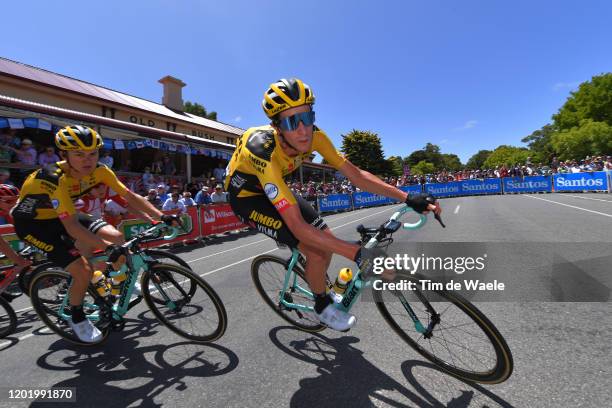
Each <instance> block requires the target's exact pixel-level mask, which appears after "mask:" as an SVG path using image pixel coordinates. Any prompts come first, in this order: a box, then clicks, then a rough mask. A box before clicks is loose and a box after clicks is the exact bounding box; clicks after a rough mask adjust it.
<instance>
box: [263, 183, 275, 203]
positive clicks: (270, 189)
mask: <svg viewBox="0 0 612 408" xmlns="http://www.w3.org/2000/svg"><path fill="white" fill-rule="evenodd" d="M264 191H265V192H266V195H267V196H268V198H269V199H270V200H274V199H275V198H276V196H277V195H278V187H276V185H274V184H272V183H266V185H265V186H264Z"/></svg>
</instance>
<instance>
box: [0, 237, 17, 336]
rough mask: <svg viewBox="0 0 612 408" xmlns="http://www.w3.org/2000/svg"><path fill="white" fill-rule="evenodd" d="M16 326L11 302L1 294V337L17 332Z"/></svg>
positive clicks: (15, 317)
mask: <svg viewBox="0 0 612 408" xmlns="http://www.w3.org/2000/svg"><path fill="white" fill-rule="evenodd" d="M0 239H2V238H0ZM16 328H17V315H16V314H15V311H14V310H13V307H12V306H11V304H10V303H9V302H8V301H7V300H6V299H4V298H3V297H2V296H0V339H2V338H4V337H6V336H10V335H11V334H13V333H15V329H16Z"/></svg>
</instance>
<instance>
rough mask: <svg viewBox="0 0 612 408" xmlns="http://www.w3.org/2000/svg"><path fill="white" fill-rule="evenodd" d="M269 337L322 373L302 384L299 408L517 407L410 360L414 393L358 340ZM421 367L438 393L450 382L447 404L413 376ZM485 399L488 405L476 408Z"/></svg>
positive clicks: (296, 397) (294, 333)
mask: <svg viewBox="0 0 612 408" xmlns="http://www.w3.org/2000/svg"><path fill="white" fill-rule="evenodd" d="M269 336H270V339H271V340H272V342H273V343H274V345H275V346H276V347H277V348H279V349H280V350H282V351H283V352H284V353H286V354H287V355H289V356H291V357H292V358H295V359H298V360H300V361H303V362H306V363H309V364H314V365H316V367H317V373H318V374H319V375H318V376H317V377H313V378H304V379H302V380H300V382H299V384H300V389H299V390H297V391H296V392H295V393H294V394H293V396H292V398H291V400H290V403H289V406H290V407H293V408H302V407H314V406H316V407H345V406H350V407H351V408H352V407H372V406H391V407H427V408H434V407H436V408H437V407H452V408H460V407H469V406H478V407H487V406H488V405H486V402H487V401H491V400H492V401H495V403H497V404H499V405H500V406H503V407H508V408H510V407H512V406H511V405H510V404H508V403H506V402H505V401H503V400H502V399H501V398H499V397H498V396H496V395H495V394H493V393H491V392H490V391H488V390H486V389H484V388H483V387H482V386H480V385H477V384H471V383H466V382H462V381H459V380H456V379H454V378H452V377H449V376H448V375H447V374H446V373H444V372H443V371H442V370H440V369H438V368H437V367H436V366H434V365H432V364H429V363H424V362H421V361H413V360H408V361H405V362H403V363H402V364H401V370H402V374H403V375H404V376H405V377H406V379H407V380H408V383H409V384H410V385H411V386H412V388H413V389H409V388H408V387H407V386H406V385H405V384H402V383H401V382H399V381H397V380H395V379H394V378H392V377H391V376H389V375H388V374H386V373H385V372H384V371H382V370H380V369H379V368H378V367H376V366H375V365H374V364H372V363H371V362H370V361H368V360H367V359H366V358H365V357H364V356H363V352H362V351H361V350H359V349H357V348H356V347H354V346H353V345H354V344H356V343H358V342H359V341H360V340H359V339H358V338H356V337H354V336H343V337H339V338H329V337H326V336H324V335H323V334H321V333H305V332H302V331H300V330H298V329H296V328H294V327H292V326H282V327H276V328H274V329H272V330H271V331H270V333H269ZM281 338H282V339H281ZM415 367H419V368H425V369H426V370H428V372H429V373H428V375H429V376H430V377H435V387H439V386H440V385H439V384H440V382H441V381H443V382H445V386H444V388H445V389H444V390H443V391H444V392H443V396H444V399H445V400H447V402H443V401H441V400H440V398H437V397H435V396H434V395H433V392H428V391H427V388H426V387H425V386H424V385H423V384H421V383H420V382H419V380H417V377H415V376H414V375H413V370H414V368H415ZM433 379H434V378H432V381H433ZM432 386H434V385H433V384H432ZM481 394H482V395H484V396H486V398H485V397H482V399H485V400H487V401H483V402H484V403H482V404H476V405H475V401H477V400H479V399H480V398H481V397H480V395H481Z"/></svg>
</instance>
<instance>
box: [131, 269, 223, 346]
mask: <svg viewBox="0 0 612 408" xmlns="http://www.w3.org/2000/svg"><path fill="white" fill-rule="evenodd" d="M171 274H177V275H179V276H182V277H184V278H187V280H189V281H190V286H191V287H195V288H196V290H195V291H194V294H197V293H198V291H197V288H198V287H199V288H201V289H202V290H203V293H204V294H205V295H206V297H207V299H209V300H210V301H211V302H212V304H213V306H214V309H215V312H216V317H217V319H218V322H217V323H216V324H215V327H214V329H213V330H212V331H211V332H210V333H205V334H201V333H193V332H188V331H185V330H183V329H182V328H180V327H178V326H177V325H176V323H177V322H178V321H180V320H182V319H179V320H178V321H176V322H173V321H171V319H172V318H173V317H174V319H172V320H176V318H177V317H179V318H182V317H188V315H186V314H183V316H178V315H177V313H181V312H182V311H183V308H184V307H185V306H190V307H191V310H195V311H196V313H200V312H197V308H198V306H197V305H195V304H192V303H191V300H192V298H193V296H194V294H188V293H187V292H186V291H185V290H184V289H183V288H182V287H181V286H180V284H181V283H182V282H184V281H183V280H182V279H181V280H180V281H178V280H176V279H175V278H174V277H173V276H171ZM156 280H157V281H156ZM165 283H167V284H168V286H167V288H164V289H163V292H164V294H165V295H166V296H168V292H169V291H170V290H172V289H175V290H177V291H178V292H179V294H180V296H181V297H182V299H181V298H179V299H178V300H172V301H171V302H169V303H167V302H163V305H167V306H168V312H163V311H162V310H160V307H159V306H158V305H159V304H160V302H159V301H156V300H155V299H154V298H153V296H152V292H151V287H150V285H153V286H154V287H155V288H156V289H155V291H157V292H159V293H161V291H162V286H161V285H162V284H165ZM194 283H195V285H194ZM141 285H142V286H141V287H142V296H143V297H144V300H145V302H146V303H147V306H148V307H149V309H150V310H151V312H153V314H154V315H155V317H157V318H158V319H159V321H160V322H162V323H163V324H164V325H165V326H166V327H168V328H169V329H170V330H172V331H173V332H174V333H176V334H178V335H179V336H181V337H183V338H186V339H189V340H192V341H196V342H200V343H208V342H212V341H215V340H217V339H219V338H220V337H221V336H223V334H224V333H225V330H226V329H227V312H226V311H225V306H224V305H223V302H222V301H221V298H220V297H219V295H217V293H216V292H215V290H214V289H213V288H212V287H211V286H210V285H209V284H208V283H207V282H206V281H205V280H204V279H202V278H201V277H200V276H198V275H196V274H195V273H193V272H192V271H190V270H189V269H185V268H182V267H180V266H176V265H171V264H163V263H157V264H154V265H151V266H150V267H149V269H148V270H146V271H145V272H143V274H142V281H141ZM189 293H190V292H189ZM185 300H186V301H187V303H185ZM177 304H179V305H180V307H179V308H178V309H177V310H172V308H173V307H174V306H175V305H177ZM185 311H186V312H187V311H189V309H185ZM173 315H174V316H173ZM191 328H193V325H191Z"/></svg>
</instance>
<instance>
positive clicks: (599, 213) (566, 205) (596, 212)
mask: <svg viewBox="0 0 612 408" xmlns="http://www.w3.org/2000/svg"><path fill="white" fill-rule="evenodd" d="M525 197H529V198H535V199H536V200H542V201H548V202H549V203H553V204H559V205H563V206H565V207H570V208H575V209H577V210H582V211H587V212H590V213H593V214H597V215H603V216H604V217H610V218H612V214H606V213H602V212H599V211H593V210H589V209H587V208H582V207H577V206H575V205H569V204H563V203H559V202H557V201H552V200H547V199H545V198H540V197H535V196H532V195H529V194H525Z"/></svg>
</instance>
